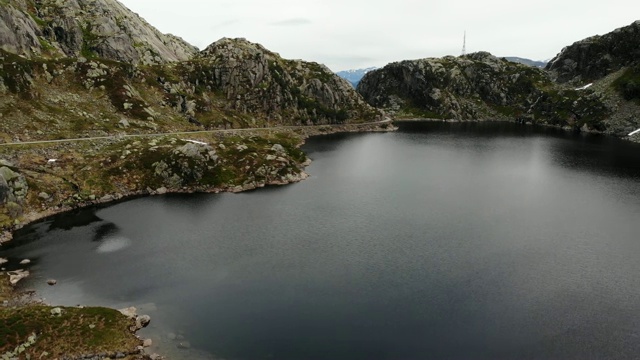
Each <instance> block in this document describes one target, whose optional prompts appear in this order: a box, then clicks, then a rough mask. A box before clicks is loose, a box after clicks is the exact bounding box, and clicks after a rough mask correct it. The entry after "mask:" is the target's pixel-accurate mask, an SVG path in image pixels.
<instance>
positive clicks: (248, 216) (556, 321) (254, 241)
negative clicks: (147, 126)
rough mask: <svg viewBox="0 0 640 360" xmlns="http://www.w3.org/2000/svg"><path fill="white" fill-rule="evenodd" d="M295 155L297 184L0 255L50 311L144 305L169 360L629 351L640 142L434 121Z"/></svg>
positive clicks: (75, 216) (635, 325) (122, 210)
mask: <svg viewBox="0 0 640 360" xmlns="http://www.w3.org/2000/svg"><path fill="white" fill-rule="evenodd" d="M304 148H305V150H306V151H307V152H308V154H309V156H310V157H311V158H312V159H313V163H312V165H311V166H309V167H308V169H307V172H308V173H309V174H310V175H311V177H310V178H309V179H308V180H306V181H303V182H301V183H298V184H293V185H288V186H283V187H272V188H266V189H261V190H258V191H253V192H248V193H241V194H219V195H213V194H199V195H166V196H157V197H148V198H139V199H135V200H130V201H126V202H122V203H119V204H115V205H112V206H108V207H103V208H91V209H85V210H82V211H79V212H74V213H70V214H64V215H60V216H56V217H54V218H52V219H49V220H47V221H44V222H40V223H37V224H34V225H32V226H29V227H27V228H25V229H23V230H22V231H20V232H19V233H18V234H17V236H16V239H15V240H14V242H13V243H11V244H10V245H9V246H8V247H5V248H4V249H3V250H2V251H0V256H2V257H9V258H10V260H11V263H10V264H9V266H15V265H16V263H17V262H19V261H20V260H21V259H23V258H29V259H31V260H32V261H33V262H32V264H31V265H30V270H31V271H32V276H31V277H30V278H29V279H27V280H24V283H23V288H32V289H36V290H37V291H38V292H39V294H40V295H41V296H43V297H45V298H46V299H47V301H48V302H50V303H55V304H64V305H75V304H86V305H106V306H113V307H127V306H137V307H139V308H140V311H139V312H141V313H147V314H149V315H151V316H152V324H151V326H150V328H148V329H145V330H144V331H143V333H142V335H143V336H149V337H151V338H152V339H153V340H154V343H155V346H154V349H153V350H154V351H157V352H160V353H164V354H166V355H169V356H170V357H171V358H174V359H193V358H207V357H210V358H225V359H524V358H540V359H553V358H555V359H586V358H611V359H624V358H628V359H631V358H638V357H640V221H639V220H640V146H638V145H637V144H630V143H626V142H622V141H619V140H616V139H612V138H608V137H602V136H581V135H574V134H568V133H563V132H558V131H553V130H545V129H536V128H532V127H527V126H517V125H513V124H491V123H490V124H475V123H466V124H465V123H463V124H441V123H428V124H405V125H403V126H402V128H401V130H400V131H399V132H396V133H379V134H378V133H375V134H351V135H335V136H327V137H318V138H313V139H310V140H309V141H308V143H307V145H305V147H304ZM49 278H54V279H57V280H58V285H56V286H54V287H49V286H47V285H46V283H45V282H46V280H47V279H49ZM174 336H178V338H179V339H182V337H184V339H183V340H172V339H173V338H174ZM178 341H188V342H189V343H190V344H191V349H190V350H179V349H177V347H176V345H177V343H178Z"/></svg>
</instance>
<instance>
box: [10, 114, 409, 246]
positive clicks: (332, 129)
mask: <svg viewBox="0 0 640 360" xmlns="http://www.w3.org/2000/svg"><path fill="white" fill-rule="evenodd" d="M395 130H397V127H395V126H393V124H392V123H391V121H390V120H387V121H384V122H378V123H366V124H344V125H338V126H336V125H333V126H329V125H325V126H308V127H304V126H303V127H296V128H295V129H291V130H290V131H291V132H292V133H295V134H296V136H299V137H300V141H299V142H298V143H297V144H296V147H297V148H300V147H301V146H302V145H304V142H305V140H306V139H307V138H309V137H311V136H322V135H330V134H336V133H350V132H390V131H395ZM262 132H263V131H262V130H255V133H251V132H250V133H247V134H244V135H245V136H252V135H255V134H261V133H262ZM309 164H310V160H309V159H305V161H303V162H301V163H299V165H300V166H302V168H305V167H306V166H308V165H309ZM307 177H308V174H307V173H305V172H304V171H301V172H300V173H298V174H287V176H286V177H283V178H274V179H269V180H267V181H265V180H258V181H253V182H249V183H246V184H242V185H232V186H222V187H220V186H206V185H191V186H185V187H177V188H171V187H166V186H161V187H158V188H155V189H152V188H150V187H146V188H145V189H141V190H134V191H126V192H117V193H112V194H106V195H104V196H101V197H100V198H87V199H83V200H82V201H78V202H75V203H73V204H72V205H65V206H53V207H49V208H46V209H39V210H34V211H29V212H27V213H26V214H24V215H23V216H22V217H21V220H20V223H19V224H17V225H14V226H11V227H10V228H8V229H3V230H2V231H1V232H0V246H2V244H3V243H5V242H8V241H10V240H12V239H13V233H14V232H15V231H16V230H19V229H21V228H22V227H24V226H26V225H28V224H31V223H34V222H36V221H39V220H42V219H46V218H48V217H51V216H54V215H57V214H61V213H64V212H68V211H72V210H75V209H80V208H85V207H89V206H95V205H103V204H108V203H113V202H117V201H122V200H126V199H130V198H133V197H139V196H153V195H164V194H167V193H216V194H217V193H221V192H231V193H238V192H243V191H250V190H255V189H258V188H262V187H265V186H273V185H286V184H291V183H296V182H299V181H302V180H304V179H306V178H307Z"/></svg>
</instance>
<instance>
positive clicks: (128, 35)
mask: <svg viewBox="0 0 640 360" xmlns="http://www.w3.org/2000/svg"><path fill="white" fill-rule="evenodd" d="M0 49H2V50H4V51H7V52H10V53H14V54H19V55H23V56H26V57H52V58H58V57H61V56H65V57H71V58H77V57H79V56H83V57H86V58H91V57H100V58H103V59H110V60H115V61H121V62H125V63H131V64H162V63H166V62H171V61H181V60H187V59H189V58H191V57H192V56H193V55H194V54H195V53H196V52H197V49H196V48H195V47H194V46H192V45H189V44H188V43H187V42H185V41H184V40H182V39H180V38H178V37H176V36H173V35H165V34H162V33H160V32H159V31H158V30H157V29H155V28H154V27H152V26H151V25H149V24H148V23H147V22H146V21H145V20H144V19H142V18H141V17H139V16H138V15H136V14H135V13H133V12H131V11H130V10H129V9H127V8H126V7H125V6H124V5H122V4H121V3H119V2H118V1H116V0H3V1H0Z"/></svg>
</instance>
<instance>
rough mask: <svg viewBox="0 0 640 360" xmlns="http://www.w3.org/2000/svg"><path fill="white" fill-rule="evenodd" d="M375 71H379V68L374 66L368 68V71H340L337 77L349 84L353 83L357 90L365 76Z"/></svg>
mask: <svg viewBox="0 0 640 360" xmlns="http://www.w3.org/2000/svg"><path fill="white" fill-rule="evenodd" d="M375 69H377V67H375V66H374V67H368V68H366V69H351V70H344V71H338V72H337V73H336V75H338V76H340V77H341V78H343V79H345V80H347V81H348V82H350V83H351V85H353V87H354V88H356V87H358V83H359V82H360V80H362V77H363V76H365V75H366V74H367V73H368V72H369V71H373V70H375Z"/></svg>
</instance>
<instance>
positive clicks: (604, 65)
mask: <svg viewBox="0 0 640 360" xmlns="http://www.w3.org/2000/svg"><path fill="white" fill-rule="evenodd" d="M639 59H640V21H636V22H634V23H632V24H631V25H629V26H625V27H622V28H619V29H616V30H614V31H612V32H610V33H608V34H605V35H602V36H593V37H590V38H587V39H584V40H581V41H578V42H575V43H574V44H573V45H570V46H567V47H565V48H564V49H562V51H561V52H560V53H559V54H558V55H557V56H556V57H555V58H553V59H552V60H551V61H550V62H549V64H547V67H546V69H547V70H549V71H550V73H551V74H552V76H553V78H554V79H555V80H556V81H558V82H560V83H565V82H572V83H580V82H587V81H592V80H596V79H599V78H602V77H604V76H606V75H607V74H610V73H612V72H615V71H617V70H619V69H621V68H623V67H625V66H630V65H633V64H637V63H639V61H640V60H639Z"/></svg>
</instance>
